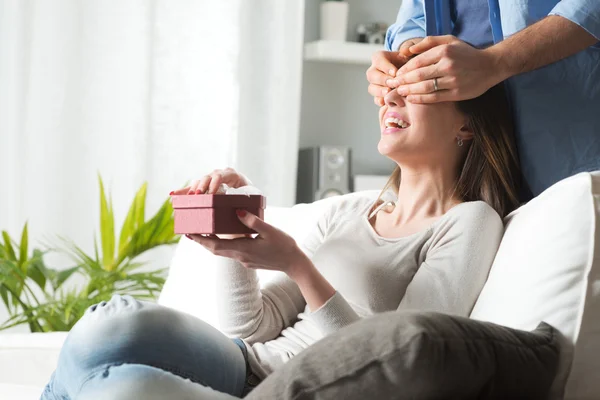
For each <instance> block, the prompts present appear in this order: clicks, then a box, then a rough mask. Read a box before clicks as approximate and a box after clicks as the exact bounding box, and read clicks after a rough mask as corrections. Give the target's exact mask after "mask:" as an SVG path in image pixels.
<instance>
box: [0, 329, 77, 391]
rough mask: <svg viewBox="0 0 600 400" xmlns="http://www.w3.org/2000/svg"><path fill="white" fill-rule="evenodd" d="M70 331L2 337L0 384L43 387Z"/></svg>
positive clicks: (5, 335)
mask: <svg viewBox="0 0 600 400" xmlns="http://www.w3.org/2000/svg"><path fill="white" fill-rule="evenodd" d="M66 337H67V332H52V333H24V334H20V333H19V334H0V383H8V384H13V385H24V386H36V387H43V386H44V385H45V384H46V383H48V380H49V379H50V375H52V372H54V369H55V368H56V363H57V361H58V355H59V353H60V349H61V347H62V345H63V343H64V341H65V339H66Z"/></svg>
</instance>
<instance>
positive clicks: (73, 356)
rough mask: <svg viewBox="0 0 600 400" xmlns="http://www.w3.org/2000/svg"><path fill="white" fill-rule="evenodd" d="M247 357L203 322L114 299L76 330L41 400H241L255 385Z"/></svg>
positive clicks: (97, 307)
mask: <svg viewBox="0 0 600 400" xmlns="http://www.w3.org/2000/svg"><path fill="white" fill-rule="evenodd" d="M245 351H246V349H245V346H244V344H243V342H242V341H240V340H238V341H232V340H231V339H228V338H227V337H226V336H225V335H223V334H222V333H221V332H219V331H218V330H217V329H215V328H213V327H212V326H210V325H209V324H207V323H205V322H203V321H201V320H199V319H198V318H195V317H192V316H190V315H188V314H184V313H181V312H178V311H175V310H172V309H169V308H166V307H163V306H159V305H157V304H153V303H147V302H142V301H138V300H135V299H133V298H132V297H130V296H114V297H113V298H112V299H111V300H110V301H108V302H102V303H100V304H97V305H95V306H92V307H90V309H89V310H88V311H86V313H85V315H84V316H83V317H82V318H81V320H80V321H79V322H77V324H76V325H75V326H74V327H73V329H72V330H71V332H70V333H69V336H68V337H67V339H66V341H65V344H64V346H63V348H62V350H61V353H60V357H59V360H58V367H57V369H56V371H55V372H54V374H52V377H51V379H50V382H49V383H48V385H47V386H46V389H45V390H44V393H43V394H42V397H41V400H72V399H77V400H79V399H82V400H83V399H85V400H95V399H98V400H99V399H102V400H120V399H123V400H125V399H161V400H162V399H167V398H168V399H176V400H183V399H186V400H187V399H190V400H192V399H194V400H199V399H215V400H231V399H236V398H240V397H242V396H244V395H245V394H246V393H247V392H248V391H249V390H251V388H252V386H253V385H255V384H257V382H256V380H255V377H253V375H252V374H251V373H250V371H249V369H248V363H247V359H246V353H245Z"/></svg>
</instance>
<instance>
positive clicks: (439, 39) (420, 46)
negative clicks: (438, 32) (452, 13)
mask: <svg viewBox="0 0 600 400" xmlns="http://www.w3.org/2000/svg"><path fill="white" fill-rule="evenodd" d="M457 40H458V39H457V38H456V36H452V35H444V36H427V37H426V38H425V39H423V40H421V41H420V42H418V43H415V44H413V45H412V46H410V49H409V51H410V52H411V54H413V55H414V54H421V53H424V52H426V51H427V50H430V49H433V48H434V47H436V46H439V45H442V44H450V43H453V42H455V41H457Z"/></svg>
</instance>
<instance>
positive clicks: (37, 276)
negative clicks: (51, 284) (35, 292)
mask: <svg viewBox="0 0 600 400" xmlns="http://www.w3.org/2000/svg"><path fill="white" fill-rule="evenodd" d="M27 264H29V267H28V268H27V276H28V277H29V278H31V279H32V280H33V281H34V282H35V283H36V284H37V285H38V286H39V287H40V289H42V290H44V288H45V287H46V274H45V273H44V271H43V270H42V269H43V268H44V265H43V264H42V263H41V262H39V260H38V262H31V263H26V264H25V265H27Z"/></svg>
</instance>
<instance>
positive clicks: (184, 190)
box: [171, 186, 191, 195]
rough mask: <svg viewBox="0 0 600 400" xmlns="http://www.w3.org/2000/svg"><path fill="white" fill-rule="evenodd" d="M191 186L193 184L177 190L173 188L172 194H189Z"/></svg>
mask: <svg viewBox="0 0 600 400" xmlns="http://www.w3.org/2000/svg"><path fill="white" fill-rule="evenodd" d="M190 188H191V186H186V187H184V188H181V189H177V190H173V192H171V194H172V195H173V194H176V195H181V194H188V193H189V192H190Z"/></svg>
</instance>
